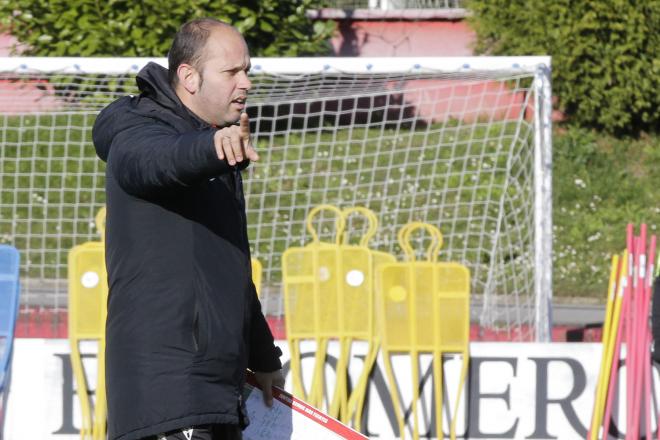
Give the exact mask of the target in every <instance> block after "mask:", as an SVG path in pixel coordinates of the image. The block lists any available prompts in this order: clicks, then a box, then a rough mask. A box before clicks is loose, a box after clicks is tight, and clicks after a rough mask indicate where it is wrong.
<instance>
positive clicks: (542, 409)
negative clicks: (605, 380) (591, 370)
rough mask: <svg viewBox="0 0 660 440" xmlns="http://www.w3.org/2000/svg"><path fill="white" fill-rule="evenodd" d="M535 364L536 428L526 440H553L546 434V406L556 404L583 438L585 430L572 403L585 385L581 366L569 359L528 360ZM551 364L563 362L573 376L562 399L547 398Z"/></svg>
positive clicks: (553, 437) (584, 375)
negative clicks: (571, 385)
mask: <svg viewBox="0 0 660 440" xmlns="http://www.w3.org/2000/svg"><path fill="white" fill-rule="evenodd" d="M529 359H530V360H531V361H532V362H534V363H536V420H535V423H536V427H535V429H534V432H533V433H532V434H530V435H529V436H528V437H526V438H528V439H555V438H557V437H556V436H553V435H550V434H549V433H548V406H550V405H551V404H556V405H559V406H560V407H561V410H562V412H563V413H564V415H565V416H566V419H567V420H568V422H569V423H570V424H571V426H572V427H573V429H574V430H575V432H577V433H578V434H579V435H580V438H585V437H586V435H587V428H586V427H585V426H583V425H582V423H581V422H580V419H579V418H578V416H577V414H576V413H575V408H573V404H572V402H573V401H574V400H575V399H577V398H578V397H579V396H580V395H581V394H582V392H583V391H584V389H585V388H586V385H587V380H586V374H585V371H584V368H583V367H582V365H581V364H580V363H579V362H578V361H577V360H575V359H571V358H529ZM551 362H563V363H565V364H567V365H568V366H569V368H570V369H571V373H572V376H573V389H572V390H571V391H570V393H568V396H566V397H564V398H562V399H550V398H549V397H548V365H549V364H550V363H551Z"/></svg>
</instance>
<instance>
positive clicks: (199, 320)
mask: <svg viewBox="0 0 660 440" xmlns="http://www.w3.org/2000/svg"><path fill="white" fill-rule="evenodd" d="M201 312H202V308H201V307H200V305H199V301H197V299H195V310H194V312H193V328H192V339H193V346H194V347H195V351H196V352H198V353H200V352H201V353H203V352H205V351H206V344H207V341H208V335H207V333H208V328H207V327H206V320H205V319H204V318H203V313H201Z"/></svg>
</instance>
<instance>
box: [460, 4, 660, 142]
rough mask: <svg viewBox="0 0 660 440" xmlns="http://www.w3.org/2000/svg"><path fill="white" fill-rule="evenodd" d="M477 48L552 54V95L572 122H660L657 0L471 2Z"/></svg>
mask: <svg viewBox="0 0 660 440" xmlns="http://www.w3.org/2000/svg"><path fill="white" fill-rule="evenodd" d="M468 7H469V8H470V9H472V11H473V13H474V15H473V17H472V19H471V20H472V24H473V26H474V28H475V30H476V32H477V47H476V49H477V51H478V52H479V53H489V54H494V55H542V54H549V55H551V56H552V64H553V66H552V67H553V93H554V94H555V95H556V96H557V97H558V98H559V106H560V109H561V110H562V111H564V112H565V113H566V115H567V116H568V117H569V118H570V120H571V121H574V122H576V123H577V124H580V125H583V126H588V127H594V128H599V129H604V130H606V131H608V132H611V133H619V134H621V133H639V132H640V131H643V130H657V129H658V127H660V92H659V90H660V55H659V54H660V1H659V0H598V1H595V0H591V1H572V0H553V1H543V2H538V1H533V0H471V1H470V3H469V5H468Z"/></svg>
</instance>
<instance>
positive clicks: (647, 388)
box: [644, 234, 660, 438]
mask: <svg viewBox="0 0 660 440" xmlns="http://www.w3.org/2000/svg"><path fill="white" fill-rule="evenodd" d="M656 245H657V238H656V236H655V234H654V235H652V236H651V244H650V246H649V253H648V267H647V269H646V280H647V283H646V289H645V290H646V305H647V310H646V315H644V320H645V321H646V326H645V328H646V344H645V345H644V348H645V350H646V351H645V352H644V419H645V421H646V438H651V435H652V433H653V430H652V427H651V400H652V399H653V397H652V395H651V393H652V389H653V374H652V371H651V344H652V343H653V335H652V333H651V326H650V322H649V321H650V320H649V310H648V308H649V307H650V304H651V301H652V298H653V269H654V266H655V253H656ZM658 432H660V429H659V430H658Z"/></svg>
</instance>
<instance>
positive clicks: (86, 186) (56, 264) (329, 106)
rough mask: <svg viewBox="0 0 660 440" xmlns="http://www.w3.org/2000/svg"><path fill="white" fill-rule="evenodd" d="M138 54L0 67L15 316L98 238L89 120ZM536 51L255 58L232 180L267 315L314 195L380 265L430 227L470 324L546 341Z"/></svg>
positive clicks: (50, 294) (542, 128) (12, 61)
mask: <svg viewBox="0 0 660 440" xmlns="http://www.w3.org/2000/svg"><path fill="white" fill-rule="evenodd" d="M148 61H155V62H158V63H161V64H163V65H166V60H165V59H153V60H148V59H142V58H140V59H138V58H120V59H111V58H26V57H12V58H2V62H1V63H0V69H1V72H0V124H2V134H1V135H0V136H1V139H2V140H1V143H2V144H1V147H0V178H1V180H0V182H1V187H0V201H1V204H0V243H9V244H13V245H15V246H16V247H17V248H18V249H19V250H20V251H21V252H22V254H23V258H22V268H21V275H22V283H23V295H22V301H23V307H24V308H29V307H45V308H53V309H55V310H58V309H64V308H65V307H66V304H67V302H66V292H67V286H66V274H67V268H66V262H67V252H68V250H69V249H70V248H71V247H72V246H74V245H76V244H80V243H81V242H85V241H90V240H91V241H94V240H98V239H99V238H98V234H97V231H96V230H95V223H94V216H95V214H96V212H97V211H98V210H99V209H100V208H101V207H102V206H103V204H104V164H103V163H102V162H101V161H100V160H98V159H97V158H96V156H95V152H94V148H93V145H92V142H91V130H92V126H93V123H94V120H95V117H96V114H97V113H98V111H99V110H100V109H101V108H102V107H103V106H104V105H106V104H108V103H109V102H111V101H112V100H114V99H116V98H118V97H120V96H123V95H125V94H133V93H136V92H137V91H136V88H135V82H134V77H135V74H136V73H137V71H138V70H139V69H140V68H141V67H142V66H144V65H145V64H146V63H147V62H148ZM549 75H550V59H549V58H547V57H505V58H500V57H467V58H289V59H286V58H255V59H253V60H252V71H251V79H252V81H253V89H252V91H251V93H250V99H249V108H248V113H249V115H250V118H251V127H252V132H253V136H254V141H255V144H256V146H257V149H258V151H259V154H260V156H261V160H260V162H259V163H257V164H254V166H251V167H250V169H249V171H248V172H247V174H246V176H245V190H246V196H247V210H248V223H249V236H250V239H251V244H252V252H253V257H255V258H257V259H258V260H259V261H260V262H261V264H262V266H263V281H262V288H261V297H262V302H263V304H264V307H265V310H266V312H267V313H268V314H270V315H274V316H278V315H281V314H282V313H283V306H282V293H281V256H282V252H283V251H284V250H285V249H287V248H289V247H291V246H300V245H304V244H306V243H308V242H309V240H310V236H309V233H308V232H307V230H306V229H305V218H306V216H307V213H308V212H309V211H310V209H312V208H313V207H314V206H317V205H319V204H322V203H327V204H332V205H335V206H338V207H340V208H345V207H350V206H363V207H367V208H369V209H371V210H372V211H373V212H374V213H375V214H376V216H377V219H378V224H379V227H378V230H377V232H376V235H375V236H374V238H373V239H372V240H371V243H370V245H371V247H373V248H375V249H377V250H380V251H385V252H389V253H391V254H393V255H395V256H397V258H402V257H403V252H402V251H401V249H400V248H399V246H398V244H397V240H396V237H397V231H398V230H399V229H400V228H401V227H402V226H403V225H404V224H406V223H408V222H410V221H421V222H427V223H431V224H433V225H435V226H436V227H438V228H439V229H440V231H441V232H442V234H443V238H444V245H443V247H442V249H441V251H440V256H439V260H440V261H456V262H460V263H463V264H465V265H467V266H468V267H469V269H470V272H471V283H472V289H471V295H472V310H473V316H472V322H473V324H479V325H480V327H481V329H482V331H492V330H495V331H499V332H505V333H506V334H508V335H509V337H510V338H511V339H515V340H541V341H543V340H548V339H549V337H550V325H551V310H550V304H551V297H552V256H551V250H552V199H551V161H552V159H551V154H552V140H551V111H552V109H551V89H550V80H549Z"/></svg>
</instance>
